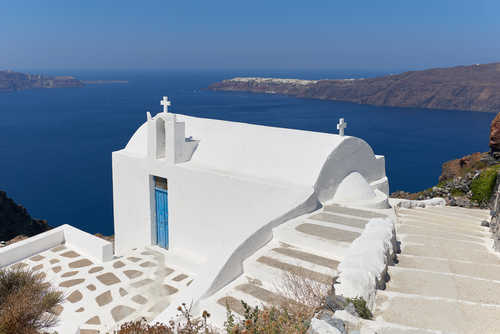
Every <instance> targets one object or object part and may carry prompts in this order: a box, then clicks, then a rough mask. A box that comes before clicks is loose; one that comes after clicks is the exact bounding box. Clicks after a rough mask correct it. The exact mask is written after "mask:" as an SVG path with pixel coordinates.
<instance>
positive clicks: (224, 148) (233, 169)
mask: <svg viewBox="0 0 500 334" xmlns="http://www.w3.org/2000/svg"><path fill="white" fill-rule="evenodd" d="M177 121H179V122H185V124H186V137H187V138H189V137H192V139H193V140H199V145H198V147H197V149H196V150H195V152H194V154H193V156H192V158H191V160H190V161H189V162H186V163H183V164H179V166H182V165H185V166H197V167H204V168H207V169H211V170H217V171H223V172H227V173H232V174H238V175H242V174H243V175H248V176H253V177H257V178H263V179H272V180H276V181H283V182H287V183H293V184H299V185H306V186H312V185H314V183H315V181H316V180H317V177H318V175H319V173H320V171H321V168H322V167H323V165H324V163H325V161H326V160H327V158H328V156H329V155H330V154H331V153H332V152H333V151H334V150H335V148H336V147H338V146H339V145H340V143H341V142H342V141H344V140H346V139H347V138H352V137H341V136H339V135H334V134H328V133H320V132H312V131H302V130H292V129H285V128H277V127H269V126H261V125H254V124H247V123H238V122H229V121H222V120H214V119H207V118H199V117H191V116H185V115H177ZM124 152H127V153H130V154H133V155H137V156H143V157H145V156H146V155H147V126H146V123H144V124H143V125H142V126H141V127H140V128H139V129H138V130H137V131H136V133H135V134H134V135H133V136H132V138H131V139H130V141H129V143H128V144H127V146H126V147H125V149H124Z"/></svg>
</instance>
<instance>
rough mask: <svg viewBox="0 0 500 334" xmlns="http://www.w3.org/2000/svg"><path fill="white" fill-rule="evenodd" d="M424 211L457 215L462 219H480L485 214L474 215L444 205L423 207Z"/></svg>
mask: <svg viewBox="0 0 500 334" xmlns="http://www.w3.org/2000/svg"><path fill="white" fill-rule="evenodd" d="M425 211H426V212H430V213H436V214H441V215H447V216H452V217H458V218H463V219H474V220H477V219H479V220H482V219H485V218H486V217H485V216H486V215H483V214H481V215H475V214H472V213H470V212H467V211H465V212H460V211H455V210H453V209H451V210H450V209H448V208H446V207H429V208H425Z"/></svg>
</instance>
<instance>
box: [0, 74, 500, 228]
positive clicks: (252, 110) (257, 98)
mask: <svg viewBox="0 0 500 334" xmlns="http://www.w3.org/2000/svg"><path fill="white" fill-rule="evenodd" d="M32 72H34V73H39V72H40V71H32ZM45 73H46V74H67V75H75V76H77V77H78V78H79V79H84V80H93V79H102V80H128V81H129V83H128V84H104V85H87V86H86V87H83V88H64V89H39V90H27V91H21V92H13V93H3V94H0V189H1V190H5V191H6V192H7V194H8V196H10V197H11V198H13V199H14V200H15V201H16V202H18V203H20V204H22V205H23V206H25V207H26V208H27V209H28V211H29V212H30V214H31V215H32V216H34V217H36V218H43V219H47V220H48V222H49V224H50V225H52V226H57V225H61V224H64V223H68V224H72V225H75V226H77V227H79V228H82V229H84V230H86V231H88V232H91V233H96V232H101V233H103V234H112V233H113V208H112V181H111V152H112V151H115V150H118V149H121V148H123V147H124V146H125V145H126V143H127V141H128V139H129V138H130V136H131V135H132V134H133V133H134V131H135V129H136V128H137V127H138V126H139V125H140V124H141V123H142V122H144V121H145V119H146V111H148V110H149V111H151V112H152V114H153V115H154V114H155V113H157V112H160V111H161V110H162V109H161V106H160V100H161V98H162V96H163V95H168V96H169V98H170V99H171V100H172V107H171V110H172V111H173V112H175V113H180V114H187V115H193V116H200V117H209V118H217V119H224V120H231V121H240V122H248V123H255V124H262V125H270V126H278V127H286V128H294V129H303V130H310V131H321V132H330V133H336V132H337V130H336V124H337V121H338V119H339V118H340V117H344V118H345V119H346V121H347V122H348V127H347V129H346V134H348V135H353V136H357V137H360V138H363V139H364V140H366V141H367V142H368V143H369V144H370V145H371V146H372V147H373V149H374V151H375V153H376V154H381V155H384V156H385V158H386V169H387V174H388V176H389V182H390V187H391V192H392V191H395V190H400V189H403V190H406V191H410V192H414V191H418V190H422V189H424V188H428V187H430V186H432V185H434V184H436V183H437V178H438V176H439V175H440V172H441V164H442V163H443V162H444V161H447V160H450V159H454V158H458V157H461V156H463V155H466V154H469V153H472V152H478V151H487V150H488V135H489V125H490V122H491V120H492V119H493V118H494V116H495V115H494V114H491V113H479V112H463V111H442V110H425V109H407V108H389V107H374V106H366V105H356V104H352V103H344V102H335V101H319V100H308V99H297V98H291V97H286V96H279V95H265V94H251V93H230V92H210V91H204V90H202V88H204V87H207V86H208V85H209V84H210V83H213V82H215V81H219V80H222V79H226V78H231V77H234V76H275V77H289V78H302V79H322V78H358V77H368V76H375V75H381V74H386V73H375V72H371V73H370V72H363V71H350V72H348V71H344V72H339V71H289V72H286V71H280V72H278V71H153V70H151V71H140V72H139V71H136V72H134V71H61V72H60V73H56V72H53V71H52V72H50V71H46V72H45ZM297 155H299V156H300V152H297ZM138 223H140V222H138Z"/></svg>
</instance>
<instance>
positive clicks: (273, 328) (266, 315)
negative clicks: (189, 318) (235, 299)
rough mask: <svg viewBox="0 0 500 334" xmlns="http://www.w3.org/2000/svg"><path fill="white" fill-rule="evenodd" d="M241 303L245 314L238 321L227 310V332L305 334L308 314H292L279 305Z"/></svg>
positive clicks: (233, 333) (309, 317)
mask: <svg viewBox="0 0 500 334" xmlns="http://www.w3.org/2000/svg"><path fill="white" fill-rule="evenodd" d="M241 304H242V305H243V308H244V310H245V314H244V318H243V319H240V320H239V321H236V320H235V317H234V316H233V315H232V312H231V311H229V310H228V321H226V323H225V328H226V332H227V334H305V333H306V332H307V329H308V328H309V325H310V320H311V316H312V315H310V314H307V315H304V314H294V313H291V312H289V311H288V310H287V309H286V308H283V307H279V306H272V307H265V306H263V307H262V308H259V307H258V306H256V307H254V308H252V307H250V306H249V305H248V304H247V303H245V302H244V301H241Z"/></svg>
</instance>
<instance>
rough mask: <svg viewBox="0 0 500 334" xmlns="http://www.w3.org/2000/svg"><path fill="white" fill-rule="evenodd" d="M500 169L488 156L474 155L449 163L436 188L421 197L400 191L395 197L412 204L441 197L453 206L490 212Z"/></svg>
mask: <svg viewBox="0 0 500 334" xmlns="http://www.w3.org/2000/svg"><path fill="white" fill-rule="evenodd" d="M499 169H500V164H499V162H498V161H497V160H495V159H494V158H493V157H492V156H491V155H489V154H488V153H473V154H471V155H468V156H465V157H463V158H460V159H455V160H451V161H447V162H445V163H444V164H443V166H442V174H441V176H440V177H439V183H438V184H437V185H436V186H434V187H432V188H429V189H426V190H423V191H420V192H418V193H407V192H404V191H396V192H394V193H392V194H391V197H392V198H402V199H409V200H428V199H432V198H435V197H441V198H444V199H445V200H446V204H448V205H451V206H461V207H466V208H472V207H482V208H486V207H488V205H489V202H491V194H492V193H493V191H494V184H495V182H496V174H497V171H498V170H499Z"/></svg>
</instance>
